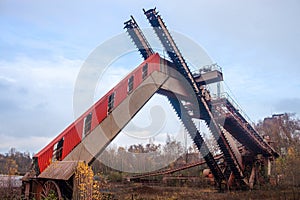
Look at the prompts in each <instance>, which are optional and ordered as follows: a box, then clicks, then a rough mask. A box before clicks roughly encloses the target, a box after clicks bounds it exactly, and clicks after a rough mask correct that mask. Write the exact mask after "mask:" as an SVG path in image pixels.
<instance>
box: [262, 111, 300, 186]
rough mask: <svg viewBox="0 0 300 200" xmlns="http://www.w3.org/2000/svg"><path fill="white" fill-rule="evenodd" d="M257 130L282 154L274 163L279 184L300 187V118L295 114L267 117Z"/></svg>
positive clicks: (274, 173) (273, 171) (274, 172)
mask: <svg viewBox="0 0 300 200" xmlns="http://www.w3.org/2000/svg"><path fill="white" fill-rule="evenodd" d="M256 128H257V130H258V131H259V133H260V134H262V135H264V136H269V138H268V139H269V141H270V143H271V145H272V146H273V147H274V149H275V150H276V151H277V152H278V153H279V154H280V157H279V158H278V159H276V161H275V162H274V164H273V168H272V174H273V175H274V177H275V178H276V181H277V182H278V183H279V185H283V186H288V187H290V186H292V187H300V170H299V166H300V120H299V119H298V118H297V117H296V115H295V114H287V113H285V114H280V115H273V116H272V117H269V118H265V119H264V120H263V121H260V122H259V123H258V125H257V127H256Z"/></svg>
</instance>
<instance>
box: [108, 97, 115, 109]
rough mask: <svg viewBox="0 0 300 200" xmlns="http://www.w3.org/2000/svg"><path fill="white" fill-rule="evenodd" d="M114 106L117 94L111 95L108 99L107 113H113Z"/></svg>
mask: <svg viewBox="0 0 300 200" xmlns="http://www.w3.org/2000/svg"><path fill="white" fill-rule="evenodd" d="M114 104H115V93H112V94H111V95H109V97H108V108H107V112H111V111H112V109H113V108H114Z"/></svg>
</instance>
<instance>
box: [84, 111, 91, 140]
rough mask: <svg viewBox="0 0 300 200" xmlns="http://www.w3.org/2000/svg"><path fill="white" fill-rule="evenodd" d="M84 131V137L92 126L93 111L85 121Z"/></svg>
mask: <svg viewBox="0 0 300 200" xmlns="http://www.w3.org/2000/svg"><path fill="white" fill-rule="evenodd" d="M83 124H84V125H83V133H82V138H84V137H85V136H86V135H87V134H88V133H89V132H90V131H91V127H92V113H89V114H88V115H87V116H86V117H85V118H84V122H83Z"/></svg>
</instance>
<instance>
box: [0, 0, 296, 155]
mask: <svg viewBox="0 0 300 200" xmlns="http://www.w3.org/2000/svg"><path fill="white" fill-rule="evenodd" d="M155 6H156V7H157V8H158V10H159V11H160V13H161V15H162V17H163V19H164V21H165V22H166V24H167V26H168V28H169V29H171V30H173V31H176V32H178V33H181V34H183V35H185V36H187V37H188V38H190V39H191V40H193V41H194V42H195V43H197V44H199V45H200V46H201V47H202V48H203V49H205V51H206V52H207V54H208V55H209V56H210V57H211V58H212V60H213V62H215V63H218V64H219V65H220V66H221V67H222V69H223V72H224V79H225V83H226V85H228V86H229V88H230V89H231V91H232V93H233V94H234V97H235V98H236V99H237V101H238V102H239V104H240V105H241V106H242V107H243V109H244V110H245V111H246V112H247V114H248V115H249V116H250V117H251V118H252V119H253V121H256V122H257V121H258V120H261V119H263V118H264V117H266V116H270V115H271V114H273V113H281V112H295V113H297V114H299V113H300V81H299V74H300V20H299V19H300V2H299V1H298V0H287V1H281V0H245V1H238V0H228V1H222V0H219V1H217V0H212V1H196V0H194V1H191V0H186V1H178V2H176V3H174V1H170V0H164V1H141V0H128V1H70V0H66V1H53V0H52V1H50V0H44V1H33V0H28V1H21V0H2V1H0V26H1V34H0V138H1V140H0V152H7V151H8V149H9V148H11V147H16V148H17V149H18V150H20V151H30V152H37V151H38V150H39V149H41V148H42V147H43V146H45V145H46V144H47V143H48V142H49V141H50V140H51V139H52V138H53V137H55V136H56V135H57V134H58V133H59V132H61V131H62V130H63V129H64V128H65V127H66V126H67V125H68V124H70V123H71V122H72V121H73V120H74V112H73V93H74V87H75V82H76V78H77V75H78V73H79V71H80V68H81V67H82V65H83V63H84V61H85V60H86V58H87V57H88V56H89V55H90V53H91V52H92V51H93V50H94V49H95V48H96V47H97V46H99V45H101V44H103V43H104V42H105V41H107V40H109V39H111V38H112V37H114V36H116V35H118V34H120V33H123V32H124V30H123V22H124V21H126V20H128V19H129V17H130V15H133V16H134V17H135V19H136V20H137V21H138V23H139V25H140V27H142V28H148V27H150V25H149V24H148V22H147V20H146V18H145V17H144V15H143V12H142V9H143V8H145V9H149V8H153V7H155ZM175 39H176V38H175ZM128 40H129V39H128ZM129 42H130V40H129ZM179 48H180V47H179ZM184 53H185V52H184V51H183V55H184ZM121 60H122V62H116V63H118V64H116V65H115V67H116V68H115V69H118V70H116V71H114V72H115V73H114V74H112V75H111V76H110V77H111V80H114V81H117V80H119V79H120V78H121V77H122V76H123V75H124V74H126V73H128V72H129V71H130V69H132V66H133V65H137V64H138V63H139V62H141V61H142V59H141V57H140V56H139V55H138V53H135V54H133V55H131V56H130V59H128V65H130V68H129V67H128V66H127V63H126V59H121ZM111 69H114V68H113V67H111ZM116 72H120V73H116ZM111 84H112V83H111ZM102 85H103V84H102ZM99 87H100V90H101V86H98V88H99ZM103 87H105V89H107V87H110V85H109V86H107V85H105V86H103Z"/></svg>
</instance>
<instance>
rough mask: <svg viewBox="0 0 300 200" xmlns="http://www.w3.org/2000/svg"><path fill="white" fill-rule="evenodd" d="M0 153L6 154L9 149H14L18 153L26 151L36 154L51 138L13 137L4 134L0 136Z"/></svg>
mask: <svg viewBox="0 0 300 200" xmlns="http://www.w3.org/2000/svg"><path fill="white" fill-rule="evenodd" d="M0 137H1V143H0V153H7V152H8V150H9V149H10V148H16V149H17V150H18V151H24V152H25V151H28V152H31V153H37V152H38V151H39V150H41V148H42V147H43V145H44V146H46V144H48V143H49V142H50V141H51V140H52V138H51V137H43V136H40V137H37V136H28V137H14V136H10V135H6V134H0Z"/></svg>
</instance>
